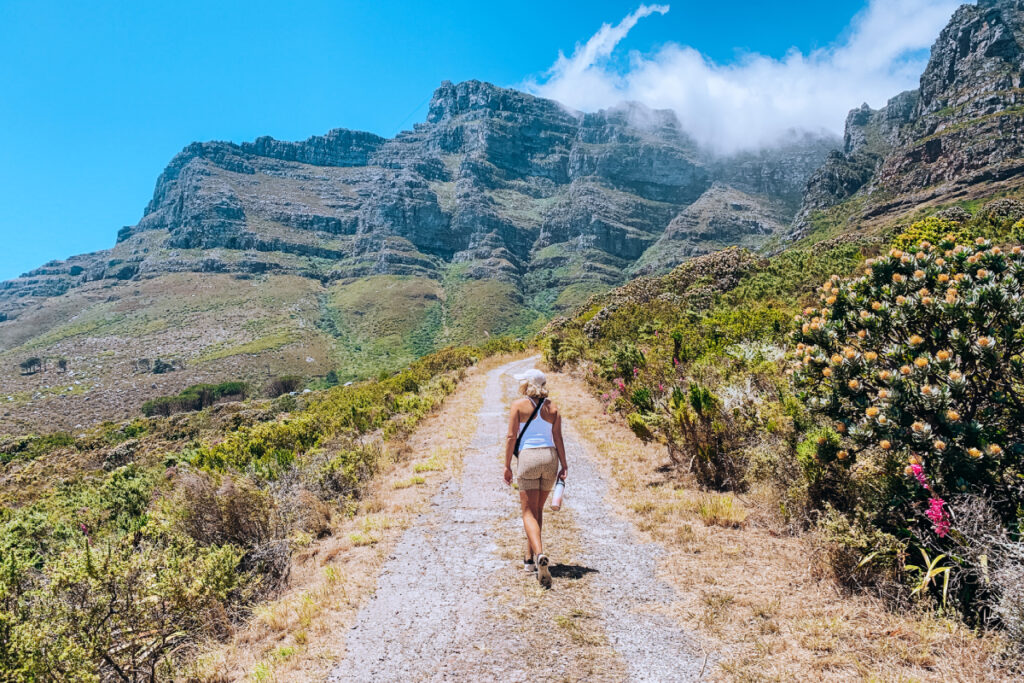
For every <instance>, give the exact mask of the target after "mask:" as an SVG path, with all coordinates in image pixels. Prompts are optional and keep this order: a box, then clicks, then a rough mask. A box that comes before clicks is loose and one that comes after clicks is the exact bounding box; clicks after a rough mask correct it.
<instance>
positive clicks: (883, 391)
mask: <svg viewBox="0 0 1024 683" xmlns="http://www.w3.org/2000/svg"><path fill="white" fill-rule="evenodd" d="M878 398H889V390H888V389H879V390H878Z"/></svg>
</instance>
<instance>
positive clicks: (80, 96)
mask: <svg viewBox="0 0 1024 683" xmlns="http://www.w3.org/2000/svg"><path fill="white" fill-rule="evenodd" d="M912 1H917V0H912ZM920 1H922V2H924V1H926V0H920ZM865 5H866V3H864V2H853V1H842V0H839V1H834V2H827V3H826V2H820V1H817V2H810V1H806V2H804V1H801V2H786V3H764V2H706V1H704V2H699V3H698V2H685V3H683V2H676V3H674V4H673V5H672V9H671V11H669V12H668V13H667V14H664V15H659V14H654V15H652V16H648V17H646V18H643V19H642V20H640V21H638V22H637V24H636V26H635V27H633V28H632V30H630V31H628V35H625V36H624V37H623V38H621V40H620V41H619V42H618V44H617V46H616V47H615V51H614V53H613V54H611V55H609V56H608V57H607V58H606V59H605V60H604V61H603V62H602V64H601V65H600V68H601V70H602V73H603V74H605V75H606V76H607V74H616V73H622V72H625V71H629V69H630V68H632V67H631V66H630V61H629V59H628V53H629V51H631V50H635V51H638V52H639V53H640V54H642V55H656V54H658V52H659V50H664V48H665V47H666V46H672V45H682V46H689V47H692V48H694V49H695V50H697V51H699V52H700V53H702V54H703V55H704V56H705V57H706V58H707V59H708V60H711V61H713V62H714V63H716V64H718V65H730V64H738V63H742V62H744V60H747V59H748V57H749V55H750V54H751V53H756V54H758V55H763V56H765V57H767V58H771V59H776V60H783V59H785V57H786V55H787V52H788V51H791V50H792V49H793V48H795V49H796V50H797V51H799V52H800V53H802V54H812V53H813V52H814V51H815V50H817V49H822V48H828V47H829V46H832V45H835V44H837V43H841V42H842V41H844V40H847V39H848V38H849V36H850V34H851V28H850V22H851V19H852V18H853V17H854V16H855V15H856V14H857V13H858V12H859V11H861V10H863V9H864V7H865ZM636 9H637V4H636V3H635V2H610V1H608V2H601V1H591V2H578V3H553V2H515V3H500V5H499V3H481V2H445V3H422V2H326V1H321V2H313V1H307V2H303V1H298V2H288V3H285V2H261V1H259V0H247V1H246V2H216V1H212V0H206V1H203V2H193V1H190V0H178V1H176V2H166V1H163V2H149V1H147V0H136V1H135V2H89V3H81V2H63V3H62V2H46V1H43V0H31V1H12V0H0V207H2V210H0V235H2V237H3V241H4V247H5V248H4V249H3V250H0V280H2V279H7V278H10V277H14V276H16V275H18V274H20V273H21V272H24V271H26V270H29V269H31V268H33V267H36V266H38V265H41V264H42V263H44V262H45V261H48V260H50V259H53V258H65V257H67V256H70V255H72V254H76V253H81V252H85V251H93V250H96V249H102V248H106V247H109V246H111V245H112V244H113V242H114V238H115V235H116V233H117V229H118V228H119V227H121V226H122V225H128V224H134V223H135V222H137V221H138V219H139V218H140V217H141V215H142V211H143V209H144V207H145V204H146V202H147V201H148V200H149V197H150V195H151V193H152V191H153V186H154V182H155V180H156V177H157V175H158V174H159V173H160V171H161V170H162V169H163V167H164V166H165V165H166V163H167V162H168V161H169V160H170V158H171V157H172V156H173V155H174V154H175V153H176V152H178V151H179V150H180V149H181V148H182V147H184V146H185V145H186V144H188V143H189V142H191V141H193V140H210V139H219V140H233V141H241V140H248V139H252V138H254V137H256V136H259V135H273V136H274V137H277V138H281V139H302V138H305V137H308V136H310V135H314V134H319V133H323V132H325V131H326V130H328V129H330V128H335V127H347V128H355V129H362V130H369V131H373V132H375V133H379V134H381V135H387V136H391V135H393V134H395V133H396V132H397V131H399V130H402V129H404V128H409V127H411V125H412V124H413V123H414V122H417V121H420V120H422V118H423V116H424V113H425V110H426V105H427V100H428V99H429V97H430V94H431V92H432V91H433V89H434V88H435V87H436V86H437V85H438V84H439V83H440V82H441V81H442V80H445V79H448V80H452V81H459V80H465V79H470V78H476V79H480V80H486V81H491V82H494V83H497V84H499V85H506V86H523V87H531V86H529V85H524V84H529V83H533V84H534V86H533V87H534V89H536V90H539V89H542V88H544V87H555V85H558V86H563V85H566V81H565V80H564V79H562V80H558V79H560V78H561V76H559V75H557V74H555V75H551V74H549V75H548V76H545V73H546V72H548V70H549V69H550V68H551V67H552V65H553V64H554V63H555V61H556V59H557V58H558V55H559V51H561V52H563V53H564V54H565V55H566V56H567V57H569V56H571V55H573V54H574V51H575V50H576V46H577V44H581V43H585V42H586V41H588V39H590V38H591V36H593V35H594V34H595V32H597V31H598V30H599V29H600V28H601V26H602V24H604V23H609V24H615V23H616V22H619V21H620V20H622V18H623V17H626V16H627V15H629V14H630V13H631V12H634V11H635V10H636ZM929 30H931V29H930V28H929ZM936 33H937V32H936ZM933 35H934V34H933ZM595 68H596V67H595ZM555 81H557V83H556V82H555ZM571 85H572V84H571V83H569V85H568V86H567V88H568V87H569V86H571ZM560 92H566V93H567V95H566V97H567V98H569V99H571V97H572V90H571V88H569V89H565V88H563V90H561V91H560ZM892 94H895V93H892ZM609 96H612V95H609ZM855 100H856V97H854V98H853V100H851V101H850V102H848V103H847V104H844V105H843V106H844V107H845V108H847V109H848V108H850V107H853V106H855V105H857V104H859V101H855ZM599 104H600V103H599ZM670 104H671V103H670ZM872 104H873V105H875V106H878V105H879V104H882V102H872Z"/></svg>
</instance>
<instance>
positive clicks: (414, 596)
mask: <svg viewBox="0 0 1024 683" xmlns="http://www.w3.org/2000/svg"><path fill="white" fill-rule="evenodd" d="M535 362H536V358H530V359H526V360H522V361H516V362H513V363H508V364H506V365H503V366H501V367H498V368H495V369H494V370H491V371H490V373H489V374H488V376H487V382H486V385H485V388H484V392H485V395H484V402H483V409H482V410H481V412H480V414H479V419H478V422H477V428H476V433H475V435H474V438H473V440H472V442H471V444H470V447H469V450H468V452H467V453H466V454H465V458H464V460H463V467H462V473H461V477H456V478H453V479H452V480H450V481H449V482H447V483H446V484H445V485H444V487H443V488H442V490H441V492H440V493H439V494H438V495H437V496H436V497H435V498H434V500H433V501H432V503H431V508H430V510H429V511H427V512H425V513H424V514H422V515H420V516H419V518H418V519H417V520H416V521H415V523H414V524H413V526H412V527H410V528H409V529H408V530H407V531H406V532H405V533H404V535H403V536H402V538H401V540H400V541H399V543H398V545H397V546H396V547H395V550H394V552H393V554H392V555H391V556H390V557H389V558H388V562H387V563H386V565H385V567H384V569H383V571H382V573H381V576H380V579H379V583H378V587H377V590H376V591H375V593H374V596H373V598H371V600H370V601H369V602H368V603H367V604H366V606H365V607H364V608H363V609H362V610H361V611H360V613H359V616H358V617H357V620H356V623H355V625H354V626H353V627H352V629H351V630H350V631H349V633H348V635H347V638H346V648H347V656H346V658H345V659H344V660H343V661H341V662H340V663H339V664H338V666H337V667H336V668H335V669H334V671H333V672H332V673H331V676H330V680H331V681H399V680H416V681H424V680H431V681H439V680H471V681H487V680H503V681H518V680H529V679H535V678H536V677H537V676H544V674H545V673H546V674H549V675H548V676H544V677H551V676H550V674H556V673H557V672H556V671H554V670H547V669H545V661H544V660H545V654H544V653H537V657H535V658H534V657H524V656H523V653H522V651H521V648H519V647H517V643H516V642H515V640H516V636H515V633H514V632H512V631H510V630H508V629H507V628H504V627H503V625H502V624H499V623H497V622H496V621H495V619H494V618H493V611H494V603H493V595H494V591H495V584H496V583H497V582H498V581H499V580H501V581H506V582H507V581H508V578H507V577H508V571H507V570H508V566H509V561H508V560H507V559H504V558H503V557H502V549H501V548H499V547H498V545H497V543H496V541H497V534H496V533H495V529H496V528H501V527H503V526H504V525H507V524H509V523H510V522H509V515H510V513H511V512H517V511H518V505H519V503H518V496H517V495H516V493H515V491H513V490H511V489H509V488H508V487H506V486H504V484H503V483H502V481H501V447H502V446H503V441H504V439H503V437H504V431H505V425H506V415H507V412H506V410H507V404H508V400H509V399H510V398H511V396H512V390H513V389H514V383H513V382H511V381H509V379H510V375H512V374H515V373H517V372H521V371H522V370H524V369H526V368H528V367H532V366H533V364H534V363H535ZM566 436H567V438H566V450H567V455H568V458H569V470H570V487H571V488H568V497H567V506H569V507H571V509H572V520H574V522H575V525H576V527H577V528H578V529H579V530H580V532H579V533H580V536H581V538H580V539H579V546H580V547H581V548H582V558H583V563H584V564H585V565H586V566H587V567H588V568H589V571H588V572H587V573H588V574H589V575H590V578H588V582H587V583H586V584H585V585H586V586H587V589H588V590H589V591H591V593H592V594H591V595H589V596H588V597H589V598H591V599H592V602H593V603H594V604H595V605H596V606H597V608H598V609H599V611H600V613H601V614H600V617H601V622H602V627H603V629H604V632H605V636H606V638H607V641H608V643H609V644H610V645H611V646H612V647H613V648H614V650H615V651H616V652H617V653H618V655H620V656H621V658H622V659H623V661H624V662H625V666H626V669H627V670H628V679H629V680H633V681H690V680H696V679H697V678H698V677H699V673H700V670H701V666H702V657H700V656H699V655H698V654H697V647H696V645H695V643H694V641H693V640H692V639H691V638H690V636H689V635H688V634H687V633H686V632H685V631H683V630H682V629H680V628H679V627H678V626H676V625H675V624H674V622H672V620H671V619H670V618H668V617H667V616H664V615H663V614H660V613H659V608H661V607H662V606H667V605H668V603H670V602H671V601H672V599H673V591H672V589H671V587H669V586H667V585H666V584H664V583H663V582H660V581H658V580H657V579H656V578H655V571H654V570H655V567H654V564H655V561H656V558H657V553H658V552H659V549H658V547H657V546H654V545H651V544H641V543H639V542H638V541H637V539H636V534H635V533H634V531H633V529H632V527H631V525H630V524H629V522H628V521H626V520H624V519H623V518H621V517H619V516H618V515H616V514H615V513H614V512H613V511H612V509H611V507H610V506H609V505H608V503H607V502H606V501H605V500H604V497H605V492H606V486H605V483H604V481H603V480H602V479H601V477H600V476H599V475H598V473H597V472H596V470H595V469H594V467H593V466H592V465H591V464H590V462H589V460H588V455H587V453H586V450H585V448H584V447H583V446H582V445H581V443H580V441H579V440H578V439H577V438H575V435H574V434H573V433H572V432H571V431H570V432H569V433H568V434H567V435H566ZM566 519H569V518H568V517H566ZM514 523H515V524H518V523H519V522H518V519H515V521H514ZM517 552H518V551H517ZM557 552H558V550H557V548H554V549H552V550H551V554H552V555H553V558H552V559H553V561H554V562H556V563H557V562H558V560H559V558H558V556H557ZM506 554H507V553H506ZM565 580H568V579H565ZM559 581H560V579H559V578H557V576H556V579H555V591H554V592H553V593H552V595H553V596H557V590H558V582H559ZM527 618H529V617H527ZM535 618H541V615H540V614H537V615H535ZM543 618H545V619H548V618H550V617H547V616H544V617H543ZM526 626H527V627H529V624H527V625H526ZM543 626H545V627H546V626H547V624H545V625H543ZM539 627H540V625H538V628H539ZM581 647H582V646H581ZM560 673H561V675H562V676H563V677H566V678H569V679H575V678H578V675H572V672H571V671H562V672H560Z"/></svg>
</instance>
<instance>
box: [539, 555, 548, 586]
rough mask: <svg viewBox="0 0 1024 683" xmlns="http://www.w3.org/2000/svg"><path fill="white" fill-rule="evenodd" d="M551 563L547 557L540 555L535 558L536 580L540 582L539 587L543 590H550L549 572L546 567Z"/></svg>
mask: <svg viewBox="0 0 1024 683" xmlns="http://www.w3.org/2000/svg"><path fill="white" fill-rule="evenodd" d="M549 564H551V561H550V560H549V559H548V556H547V555H544V554H543V553H541V554H540V555H538V556H537V580H538V581H540V585H542V586H544V587H545V588H551V571H550V570H549V569H548V565H549Z"/></svg>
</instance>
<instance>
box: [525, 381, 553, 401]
mask: <svg viewBox="0 0 1024 683" xmlns="http://www.w3.org/2000/svg"><path fill="white" fill-rule="evenodd" d="M519 393H520V394H523V395H524V396H529V397H530V398H547V397H548V387H547V382H538V381H537V380H536V379H533V378H529V379H524V380H522V381H521V382H519Z"/></svg>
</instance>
